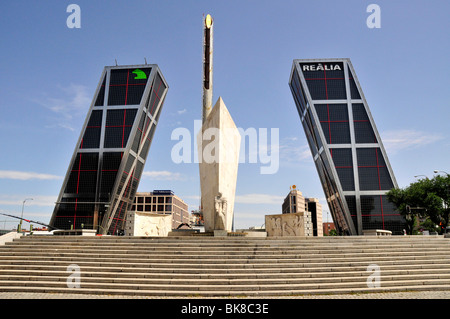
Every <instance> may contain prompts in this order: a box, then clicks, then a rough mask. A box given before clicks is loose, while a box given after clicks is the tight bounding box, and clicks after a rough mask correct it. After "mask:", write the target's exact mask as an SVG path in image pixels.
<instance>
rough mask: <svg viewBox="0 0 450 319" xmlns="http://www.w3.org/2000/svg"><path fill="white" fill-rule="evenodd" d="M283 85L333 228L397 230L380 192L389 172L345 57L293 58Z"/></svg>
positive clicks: (400, 223) (399, 220)
mask: <svg viewBox="0 0 450 319" xmlns="http://www.w3.org/2000/svg"><path fill="white" fill-rule="evenodd" d="M289 86H290V88H291V92H292V95H293V98H294V102H295V104H296V107H297V110H298V113H299V116H300V120H301V122H302V124H303V128H304V131H305V135H306V139H307V141H308V144H309V146H310V149H311V154H312V156H313V159H314V162H315V164H316V168H317V171H318V174H319V178H320V181H321V183H322V186H323V189H324V192H325V195H326V198H327V202H328V206H329V209H330V213H331V215H332V217H333V220H334V222H335V225H336V229H337V230H338V232H339V233H341V234H348V235H358V234H359V235H362V234H363V231H364V230H368V229H385V230H390V231H392V233H393V234H402V233H403V228H405V226H404V225H405V221H404V219H403V217H402V216H400V214H399V213H398V212H396V211H395V209H394V207H393V205H392V204H390V203H389V202H388V201H387V198H386V196H385V194H386V192H387V191H389V190H390V189H392V188H393V187H397V185H396V182H395V177H394V174H393V172H392V169H391V168H390V165H389V161H388V158H387V155H386V152H385V151H384V147H383V145H382V142H381V139H380V137H379V135H378V133H377V131H376V128H375V123H374V121H373V118H372V116H371V114H370V111H369V107H368V105H367V102H366V101H365V99H364V98H363V93H362V90H361V87H360V85H359V82H358V80H357V78H356V76H355V72H354V69H353V66H352V64H351V62H350V60H349V59H335V60H320V61H319V60H294V63H293V67H292V72H291V78H290V81H289Z"/></svg>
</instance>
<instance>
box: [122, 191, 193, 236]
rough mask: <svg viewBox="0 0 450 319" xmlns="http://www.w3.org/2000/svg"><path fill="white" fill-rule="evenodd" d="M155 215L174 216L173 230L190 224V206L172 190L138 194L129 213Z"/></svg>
mask: <svg viewBox="0 0 450 319" xmlns="http://www.w3.org/2000/svg"><path fill="white" fill-rule="evenodd" d="M135 212H145V213H154V214H161V215H171V216H172V229H177V228H178V227H179V226H180V225H183V224H187V225H189V224H190V214H189V210H188V205H187V204H186V203H185V202H184V201H183V200H182V199H181V198H180V197H178V196H177V195H175V194H174V192H173V191H171V190H154V191H153V192H148V193H141V192H138V193H136V197H135V199H134V204H133V206H132V207H131V210H130V211H129V212H128V214H129V216H131V215H133V214H134V213H135Z"/></svg>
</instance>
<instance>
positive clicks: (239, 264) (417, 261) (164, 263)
mask: <svg viewBox="0 0 450 319" xmlns="http://www.w3.org/2000/svg"><path fill="white" fill-rule="evenodd" d="M449 258H450V257H449ZM449 258H446V259H443V258H436V259H427V258H423V259H421V258H418V257H417V258H414V259H404V260H402V259H395V260H392V259H387V260H374V259H370V260H367V261H361V260H358V259H356V260H353V261H351V260H345V259H344V260H342V261H324V260H321V261H320V262H302V261H301V260H298V259H278V260H273V261H270V262H268V261H267V260H257V259H243V260H240V261H234V262H233V260H217V259H214V260H198V261H197V262H195V260H193V259H186V260H176V261H174V260H165V259H163V260H153V261H151V262H149V261H146V262H141V263H136V262H129V261H127V260H126V261H101V262H100V261H84V260H77V259H68V260H0V266H10V265H34V266H37V265H55V266H64V265H65V266H66V267H67V266H68V265H70V264H77V265H78V266H80V267H89V266H91V267H92V266H94V267H127V268H133V267H140V268H147V269H153V268H161V267H167V268H169V267H170V268H186V267H192V268H196V269H198V271H200V270H201V271H203V270H204V269H214V268H215V269H228V268H231V269H237V268H275V269H277V268H304V267H310V268H312V267H324V265H326V266H327V267H343V266H348V267H353V266H364V265H365V266H366V267H367V266H368V265H369V264H373V263H376V264H377V265H379V266H380V265H397V266H399V267H400V266H401V267H403V266H405V265H426V264H441V263H450V260H449ZM180 261H182V262H180Z"/></svg>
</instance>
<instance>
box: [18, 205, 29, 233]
mask: <svg viewBox="0 0 450 319" xmlns="http://www.w3.org/2000/svg"><path fill="white" fill-rule="evenodd" d="M27 200H33V199H32V198H25V199H24V200H23V202H22V215H20V223H19V229H18V231H17V232H18V233H20V232H21V231H22V221H23V208H24V206H25V202H26V201H27Z"/></svg>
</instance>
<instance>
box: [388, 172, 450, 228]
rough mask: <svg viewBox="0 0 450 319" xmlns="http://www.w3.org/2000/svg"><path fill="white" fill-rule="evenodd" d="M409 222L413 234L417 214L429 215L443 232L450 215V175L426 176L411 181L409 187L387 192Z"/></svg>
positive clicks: (408, 225) (390, 199)
mask: <svg viewBox="0 0 450 319" xmlns="http://www.w3.org/2000/svg"><path fill="white" fill-rule="evenodd" d="M387 197H388V200H389V201H390V202H391V203H393V204H394V205H395V206H396V208H397V210H398V211H399V213H400V214H401V215H403V216H404V217H405V219H406V222H407V226H406V227H407V229H406V231H407V233H408V234H412V233H413V230H414V225H415V223H416V219H417V216H418V215H419V214H420V215H421V216H424V217H428V218H429V219H430V220H431V221H432V222H433V223H434V224H435V225H439V226H440V227H439V232H440V233H441V234H442V233H443V232H444V230H445V227H446V226H447V225H448V222H449V217H450V207H449V204H450V175H446V176H442V175H437V176H435V177H433V178H432V179H429V178H424V179H420V180H418V181H417V182H414V183H411V184H410V185H409V186H408V187H406V188H403V189H399V188H394V189H391V190H390V191H389V192H388V193H387Z"/></svg>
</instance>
